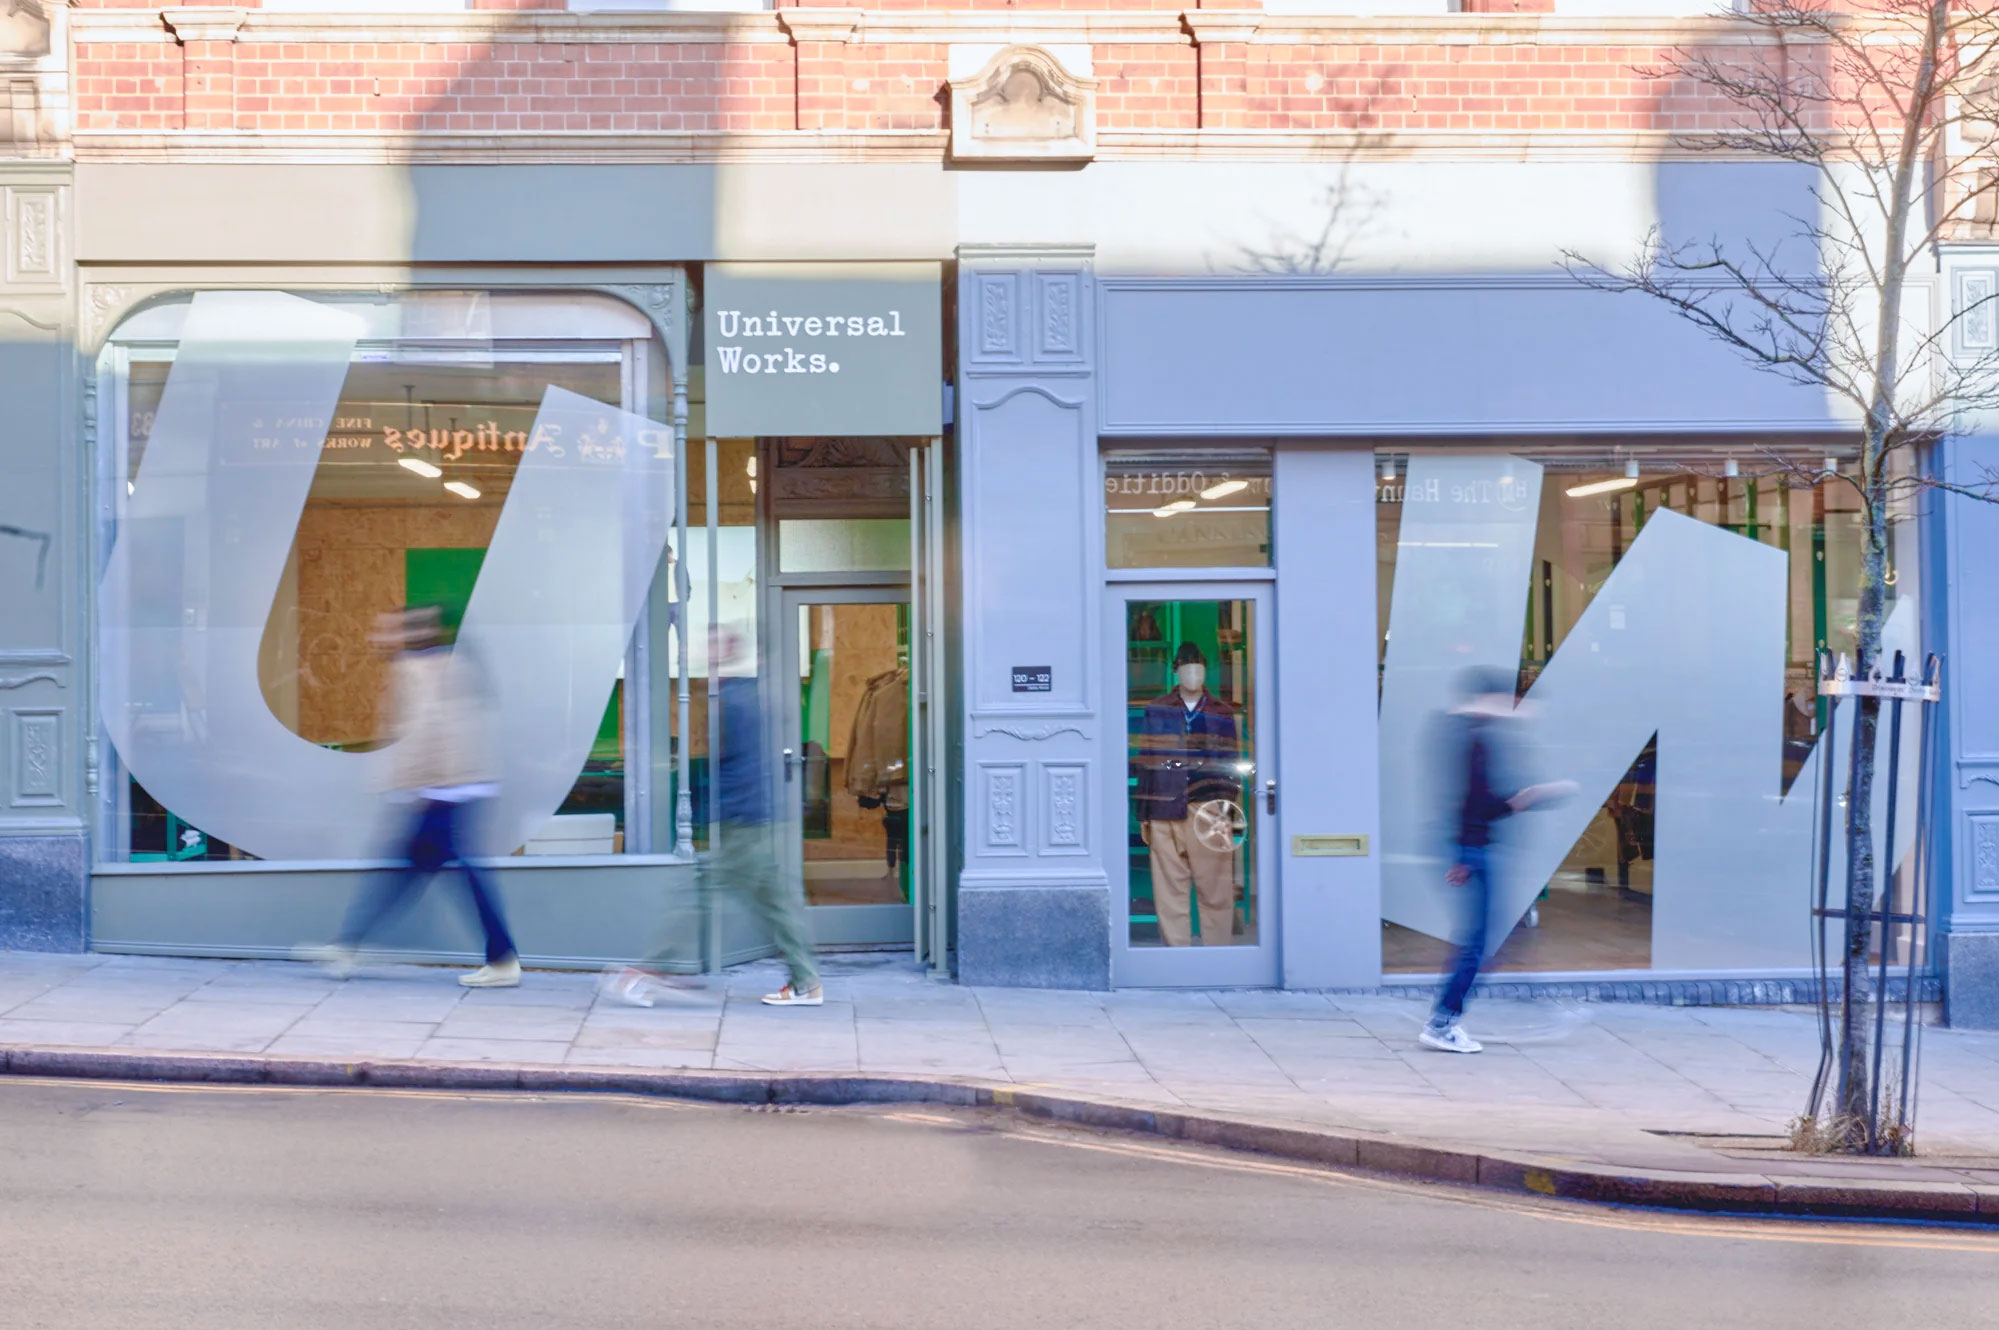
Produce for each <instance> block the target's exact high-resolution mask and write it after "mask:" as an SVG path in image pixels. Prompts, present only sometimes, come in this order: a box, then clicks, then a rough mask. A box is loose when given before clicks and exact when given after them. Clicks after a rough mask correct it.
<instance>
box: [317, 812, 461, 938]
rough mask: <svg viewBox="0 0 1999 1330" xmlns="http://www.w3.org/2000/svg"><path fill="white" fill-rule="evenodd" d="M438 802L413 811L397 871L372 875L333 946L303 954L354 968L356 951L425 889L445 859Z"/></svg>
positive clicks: (357, 897) (356, 898) (348, 914)
mask: <svg viewBox="0 0 1999 1330" xmlns="http://www.w3.org/2000/svg"><path fill="white" fill-rule="evenodd" d="M436 808H437V805H435V804H430V803H423V804H418V805H417V806H416V808H415V809H414V810H413V811H412V812H411V813H410V818H409V831H408V833H407V834H406V835H405V836H404V838H403V853H402V864H401V866H400V867H398V868H397V869H396V870H395V871H394V872H390V873H384V874H379V875H376V876H375V877H373V878H371V879H370V880H369V882H368V884H367V885H366V886H364V887H363V888H362V889H361V892H360V894H359V895H357V896H356V897H355V898H354V904H353V906H352V907H351V908H349V910H348V911H347V921H346V922H345V923H344V924H342V925H341V926H340V933H339V936H337V937H336V938H335V939H334V940H333V943H332V945H330V946H324V947H311V948H306V949H305V951H304V953H303V954H304V955H305V956H307V957H309V958H310V959H313V960H317V961H319V962H321V963H322V964H324V965H325V966H327V967H328V968H329V969H331V970H333V971H335V972H336V973H338V974H345V973H347V972H348V971H351V970H352V969H353V968H354V956H355V953H356V952H358V951H359V950H360V947H361V943H362V942H363V941H365V940H366V939H367V938H369V937H370V936H372V935H373V934H374V933H375V931H376V930H377V929H379V928H380V927H381V926H382V925H383V924H385V923H387V922H388V921H389V920H390V918H392V917H393V916H395V915H397V914H400V913H401V912H402V911H403V910H405V909H407V908H408V907H409V904H410V902H411V901H413V900H415V899H416V898H417V894H418V893H419V892H421V891H422V890H423V886H424V883H426V882H428V881H429V880H430V878H431V875H432V874H434V873H435V872H436V871H437V869H438V866H439V865H440V864H442V863H443V862H444V860H443V851H442V849H441V841H440V829H439V827H438V825H437V820H436V811H435V810H436Z"/></svg>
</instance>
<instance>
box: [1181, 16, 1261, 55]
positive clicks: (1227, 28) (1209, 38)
mask: <svg viewBox="0 0 1999 1330" xmlns="http://www.w3.org/2000/svg"><path fill="white" fill-rule="evenodd" d="M1180 21H1181V22H1182V23H1184V24H1186V25H1187V31H1188V33H1189V34H1190V35H1191V36H1192V37H1193V38H1194V45H1196V46H1226V45H1234V44H1247V43H1249V42H1252V41H1254V40H1255V39H1256V34H1257V30H1258V29H1259V28H1261V27H1262V26H1263V15H1262V14H1260V13H1258V12H1257V11H1255V10H1253V9H1249V10H1244V9H1189V10H1187V11H1185V12H1184V13H1182V14H1181V15H1180Z"/></svg>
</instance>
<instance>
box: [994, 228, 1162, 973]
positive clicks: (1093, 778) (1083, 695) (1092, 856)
mask: <svg viewBox="0 0 1999 1330" xmlns="http://www.w3.org/2000/svg"><path fill="white" fill-rule="evenodd" d="M958 262H959V279H958V281H959V285H958V312H959V313H958V317H959V334H958V346H959V364H958V384H959V388H958V393H959V401H960V403H961V405H960V407H959V411H958V425H957V441H958V448H959V471H958V474H959V485H958V496H959V497H958V505H959V513H958V519H959V531H960V548H961V550H962V557H963V561H964V563H963V569H962V574H963V575H962V587H963V591H962V596H961V604H962V606H963V611H962V613H963V616H964V671H963V679H964V683H963V690H964V707H965V711H964V716H963V725H964V736H965V767H964V782H965V785H964V788H965V799H964V809H965V823H966V825H965V828H964V847H965V848H964V869H963V872H962V873H961V874H960V877H959V883H958V911H957V917H958V973H959V977H960V978H961V979H962V980H963V981H964V982H966V983H968V984H1001V985H1016V986H1024V987H1040V988H1095V989H1102V988H1107V987H1109V985H1110V949H1111V939H1110V928H1111V902H1110V892H1109V886H1108V879H1107V876H1106V874H1105V871H1104V864H1103V857H1104V855H1105V854H1107V853H1110V852H1111V848H1112V847H1111V844H1110V841H1111V835H1110V831H1111V820H1110V819H1109V818H1108V817H1107V816H1106V815H1105V813H1104V811H1103V810H1102V809H1099V808H1097V807H1095V803H1096V791H1097V789H1098V785H1099V780H1098V777H1097V775H1096V774H1095V773H1096V772H1097V769H1098V768H1097V764H1098V762H1099V761H1100V760H1101V758H1100V752H1099V749H1100V743H1101V739H1102V736H1103V733H1104V726H1105V725H1106V724H1109V723H1111V722H1110V720H1109V719H1107V718H1106V716H1105V714H1104V710H1103V708H1104V700H1103V698H1102V688H1101V685H1100V682H1099V679H1098V675H1099V674H1100V672H1101V671H1100V669H1099V660H1100V657H1099V655H1098V652H1099V650H1100V645H1099V639H1100V637H1101V633H1100V631H1099V624H1100V621H1101V618H1102V602H1103V589H1102V585H1101V577H1100V575H1099V573H1098V569H1100V568H1101V566H1102V558H1101V550H1100V548H1099V547H1098V544H1097V542H1099V541H1100V540H1101V536H1100V534H1099V533H1100V532H1101V530H1102V515H1101V511H1100V501H1099V499H1098V495H1099V493H1100V491H1101V488H1102V486H1101V481H1100V478H1099V473H1098V463H1097V429H1096V364H1095V361H1096V353H1095V332H1094V328H1095V298H1094V284H1093V278H1092V274H1091V266H1090V264H1091V250H1090V249H1089V248H1088V247H1070V246H1050V247H1032V248H1012V247H986V246H961V247H960V249H959V251H958ZM1026 666H1032V667H1034V668H1035V670H1037V671H1038V670H1042V669H1045V670H1046V671H1047V676H1046V681H1045V687H1042V686H1038V685H1037V684H1036V683H1028V684H1027V687H1025V688H1023V687H1022V682H1021V681H1017V680H1016V673H1015V672H1016V669H1018V668H1019V667H1026ZM1029 689H1032V691H1029ZM1017 690H1018V691H1017ZM1116 723H1117V724H1118V725H1119V726H1122V724H1123V720H1122V717H1121V716H1120V717H1118V718H1117V720H1116Z"/></svg>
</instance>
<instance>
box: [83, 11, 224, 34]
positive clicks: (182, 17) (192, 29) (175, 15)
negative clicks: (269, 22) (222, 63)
mask: <svg viewBox="0 0 1999 1330" xmlns="http://www.w3.org/2000/svg"><path fill="white" fill-rule="evenodd" d="M78 12H79V13H82V12H84V11H81V10H79V11H78ZM250 12H251V11H250V10H247V9H225V8H221V7H216V6H209V5H184V6H179V7H176V8H172V9H162V10H161V11H160V21H161V23H163V24H165V26H166V28H167V30H168V31H170V32H172V33H173V35H174V36H176V37H178V38H179V39H180V40H181V41H183V42H233V41H235V40H236V33H237V31H238V30H239V29H241V28H242V26H243V17H244V15H246V14H248V13H250Z"/></svg>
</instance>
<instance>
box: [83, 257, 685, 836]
mask: <svg viewBox="0 0 1999 1330" xmlns="http://www.w3.org/2000/svg"><path fill="white" fill-rule="evenodd" d="M360 333H361V324H360V322H359V320H357V319H356V318H355V317H353V316H352V315H349V314H347V313H344V312H342V311H341V310H339V309H337V308H332V307H329V306H326V305H321V304H316V303H314V302H312V301H309V300H304V299H300V298H298V297H296V296H289V295H283V294H279V293H273V292H248V293H203V294H200V295H197V296H195V297H194V303H193V306H192V308H191V309H190V310H189V312H188V315H187V321H186V324H185V327H184V331H183V333H182V336H181V340H180V347H179V351H178V353H177V355H176V357H175V360H174V363H173V367H172V369H171V370H170V371H169V373H168V376H167V381H166V385H165V388H164V390H163V393H162V395H161V398H160V404H159V409H158V412H157V414H156V416H155V419H154V423H153V428H152V431H151V434H150V436H149V437H148V439H147V441H146V447H145V452H144V455H143V456H142V457H141V459H140V462H139V468H138V473H137V475H136V477H135V478H134V483H133V487H132V493H131V497H130V498H129V500H128V501H127V504H126V510H125V515H124V518H123V520H122V522H121V523H120V526H119V530H118V536H117V541H116V544H115V545H114V546H113V547H112V550H111V553H110V556H109V559H108V561H107V563H106V566H105V570H104V577H103V580H102V583H101V584H100V586H99V589H98V634H99V636H98V640H99V643H100V644H101V648H102V650H101V656H100V659H101V661H102V668H101V686H100V688H99V690H98V696H99V706H100V708H101V714H102V718H103V722H104V728H105V731H106V732H107V734H108V735H109V736H110V739H111V743H112V744H113V745H114V746H115V748H116V749H117V752H118V756H119V758H120V759H121V760H122V762H123V763H124V765H125V768H126V769H127V770H128V771H129V772H130V774H131V775H132V776H133V777H134V778H135V779H137V780H138V782H139V783H140V784H141V785H143V786H144V787H145V788H146V790H147V791H148V792H149V793H150V794H151V795H152V796H153V797H154V798H155V799H157V800H158V801H159V802H160V803H161V804H162V805H163V806H164V807H166V808H168V809H171V810H172V811H173V812H174V813H175V814H176V815H177V816H179V817H181V818H182V819H184V820H186V821H187V822H189V823H192V824H193V825H195V826H198V827H200V828H201V829H202V830H203V831H206V832H208V833H209V834H211V835H213V836H215V837H217V838H219V839H221V840H223V841H226V842H228V843H229V844H231V845H235V846H238V847H240V848H241V849H243V850H246V851H248V852H249V853H251V854H254V855H256V856H257V857H259V858H262V859H279V860H305V859H356V858H366V857H371V856H373V855H375V854H378V853H379V852H380V851H381V848H382V840H381V829H380V824H379V817H380V812H379V796H378V793H377V792H378V791H379V790H380V788H381V787H382V785H383V783H384V777H385V773H386V764H387V762H388V757H387V750H376V751H372V752H365V753H349V752H338V751H335V750H333V749H330V748H327V747H324V746H322V745H320V744H316V743H313V742H311V741H310V740H307V739H304V738H301V737H300V736H299V735H297V734H295V733H293V732H292V731H291V730H290V729H289V728H287V727H286V726H285V724H284V723H283V722H282V721H280V720H279V719H278V717H277V716H276V715H275V714H273V713H272V711H271V709H270V706H269V705H268V704H267V703H266V701H265V698H264V693H263V689H262V687H261V685H260V683H259V680H258V669H257V658H258V648H259V645H260V643H261V642H262V639H263V637H264V632H265V624H266V621H267V620H268V619H269V617H270V615H271V611H272V606H273V603H274V601H275V600H276V597H277V592H278V586H279V582H280V580H281V579H282V577H283V575H284V568H285V563H286V559H287V557H288V555H289V553H290V551H291V546H292V541H293V537H294V534H295V533H296V531H297V529H298V524H299V518H300V515H301V513H302V512H303V511H304V508H305V502H306V496H307V494H308V492H309V491H310V490H311V488H312V482H313V474H314V472H315V470H316V469H317V467H318V465H319V460H320V454H321V452H322V450H323V448H324V445H325V440H326V430H327V426H328V424H329V423H330V422H331V420H332V418H333V414H334V408H335V404H336V403H337V402H338V400H339V397H340V391H341V385H342V383H343V382H344V381H345V379H346V377H347V369H348V365H349V363H350V361H351V360H352V359H353V353H354V347H355V343H356V342H357V340H359V337H360ZM529 437H530V439H531V440H532V441H533V443H532V445H531V446H530V447H529V448H528V449H527V450H526V451H525V452H524V453H523V454H522V456H521V461H520V466H519V469H518V470H517V471H516V473H515V475H514V478H513V483H512V487H511V488H510V490H509V491H508V494H507V498H506V502H505V505H504V506H503V507H502V509H501V512H500V518H499V523H498V525H497V527H496V528H495V530H494V533H493V539H492V542H491V544H490V546H489V547H488V549H487V552H486V557H485V561H484V563H483V565H482V567H481V570H480V574H479V580H478V584H477V586H476V587H475V588H474V590H473V592H472V598H471V601H470V603H469V604H468V606H467V608H466V612H465V619H464V623H463V625H462V627H461V629H460V633H459V640H460V642H461V643H463V644H465V646H466V647H467V648H468V649H470V650H473V651H476V652H478V653H479V655H480V658H481V659H482V661H483V662H484V663H485V664H486V666H487V667H488V668H487V674H488V675H489V676H490V678H491V679H492V681H493V687H494V689H495V692H496V694H497V697H496V708H497V711H498V714H499V716H500V717H501V732H500V734H499V736H498V742H499V746H500V752H501V755H502V760H503V764H504V772H505V783H504V785H503V790H502V794H501V797H500V799H499V801H498V804H497V807H496V811H495V814H494V815H493V816H491V817H488V818H487V819H485V825H484V827H483V828H482V829H481V843H480V845H479V848H480V849H481V850H482V851H483V852H486V853H505V852H506V851H509V850H511V849H513V848H514V847H516V846H518V845H520V844H521V843H522V842H523V841H525V840H526V838H527V837H528V836H529V835H530V834H531V833H532V832H533V831H534V830H535V828H536V827H538V826H539V825H540V824H541V823H542V822H543V821H544V820H545V819H547V818H548V817H549V816H551V815H552V814H553V813H554V812H555V810H556V809H557V807H559V806H560V804H561V802H562V800H563V799H564V797H565V796H566V795H567V794H568V792H569V790H570V788H571V786H572V785H573V784H574V782H575V780H576V776H577V773H578V772H579V771H580V770H581V769H582V766H583V762H584V759H585V758H586V757H587V756H588V753H589V750H590V745H591V743H592V741H593V739H594V738H595V736H596V733H597V728H598V725H599V723H600V721H601V720H602V718H603V714H604V701H605V699H606V698H607V697H609V696H610V693H611V690H612V688H613V687H614V686H615V684H616V682H617V679H618V673H619V669H620V666H621V663H622V661H623V659H624V654H625V647H626V643H627V642H628V641H629V640H630V637H631V633H632V629H633V627H634V625H635V624H636V623H637V622H638V617H639V613H640V609H641V607H642V606H643V604H644V602H645V597H646V592H647V589H648V587H649V586H650V584H651V582H652V579H653V574H654V571H655V569H656V568H657V567H658V565H659V560H660V557H661V555H662V554H663V553H664V552H665V549H666V542H667V533H668V531H669V530H670V528H671V526H672V519H673V493H674V490H673V458H672V453H671V446H670V440H669V438H668V436H666V435H665V434H664V432H663V430H662V428H661V426H659V425H658V424H656V423H654V422H652V421H648V420H646V419H644V418H642V417H640V416H635V415H632V414H631V413H629V412H625V411H621V410H618V409H616V408H614V407H610V406H607V405H605V404H603V403H601V402H597V401H593V400H591V399H590V398H587V397H583V396H580V395H578V394H576V393H572V392H569V391H566V390H564V389H561V388H556V387H550V388H548V389H547V391H546V393H545V395H544V396H543V398H542V402H541V408H540V410H539V412H538V414H537V415H536V417H535V422H534V430H533V432H532V434H531V435H530V436H529Z"/></svg>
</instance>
